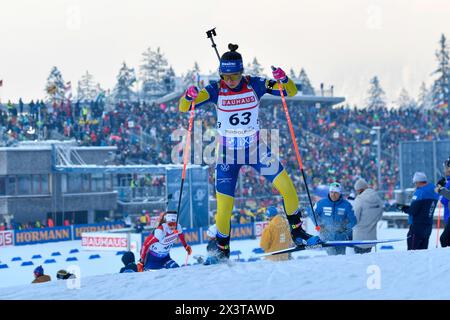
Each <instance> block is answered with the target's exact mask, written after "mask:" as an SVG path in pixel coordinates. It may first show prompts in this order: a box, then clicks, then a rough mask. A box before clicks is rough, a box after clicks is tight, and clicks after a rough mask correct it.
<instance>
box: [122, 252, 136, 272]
mask: <svg viewBox="0 0 450 320" xmlns="http://www.w3.org/2000/svg"><path fill="white" fill-rule="evenodd" d="M122 262H123V264H124V267H123V268H121V269H120V273H124V272H138V270H137V265H136V263H135V258H134V253H133V252H131V251H127V252H125V253H124V254H123V256H122Z"/></svg>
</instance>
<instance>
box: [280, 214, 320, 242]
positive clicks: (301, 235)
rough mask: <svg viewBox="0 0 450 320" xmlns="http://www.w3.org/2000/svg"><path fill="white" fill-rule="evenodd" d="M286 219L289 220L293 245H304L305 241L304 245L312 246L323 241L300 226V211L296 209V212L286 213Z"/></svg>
mask: <svg viewBox="0 0 450 320" xmlns="http://www.w3.org/2000/svg"><path fill="white" fill-rule="evenodd" d="M286 216H287V219H288V221H289V228H290V229H291V237H292V240H293V241H294V243H295V245H297V246H298V245H304V244H305V243H304V242H303V240H304V241H305V242H306V245H308V246H313V245H316V244H320V243H323V241H322V240H320V238H319V237H318V236H313V235H311V234H309V233H307V232H306V231H305V230H303V228H302V224H303V222H302V220H301V219H300V211H297V212H296V213H294V214H292V215H286Z"/></svg>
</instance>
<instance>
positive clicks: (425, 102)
mask: <svg viewBox="0 0 450 320" xmlns="http://www.w3.org/2000/svg"><path fill="white" fill-rule="evenodd" d="M419 90H420V92H419V97H418V99H417V107H418V108H419V109H421V110H429V109H431V108H433V94H432V92H431V90H428V88H427V86H426V85H425V82H422V84H421V85H420V89H419Z"/></svg>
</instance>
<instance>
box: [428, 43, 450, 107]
mask: <svg viewBox="0 0 450 320" xmlns="http://www.w3.org/2000/svg"><path fill="white" fill-rule="evenodd" d="M439 45H440V47H439V50H437V51H436V58H437V60H438V68H437V69H436V70H435V71H434V72H433V74H436V75H438V78H437V79H436V80H435V81H434V84H433V86H432V92H433V104H434V106H439V105H442V104H444V103H448V102H449V101H450V80H449V78H450V67H449V52H448V47H447V39H446V38H445V35H443V34H442V36H441V39H440V41H439Z"/></svg>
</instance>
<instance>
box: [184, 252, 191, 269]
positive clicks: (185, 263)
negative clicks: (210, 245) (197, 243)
mask: <svg viewBox="0 0 450 320" xmlns="http://www.w3.org/2000/svg"><path fill="white" fill-rule="evenodd" d="M189 256H190V254H189V253H188V252H187V253H186V261H184V266H185V267H186V266H187V263H188V260H189Z"/></svg>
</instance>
